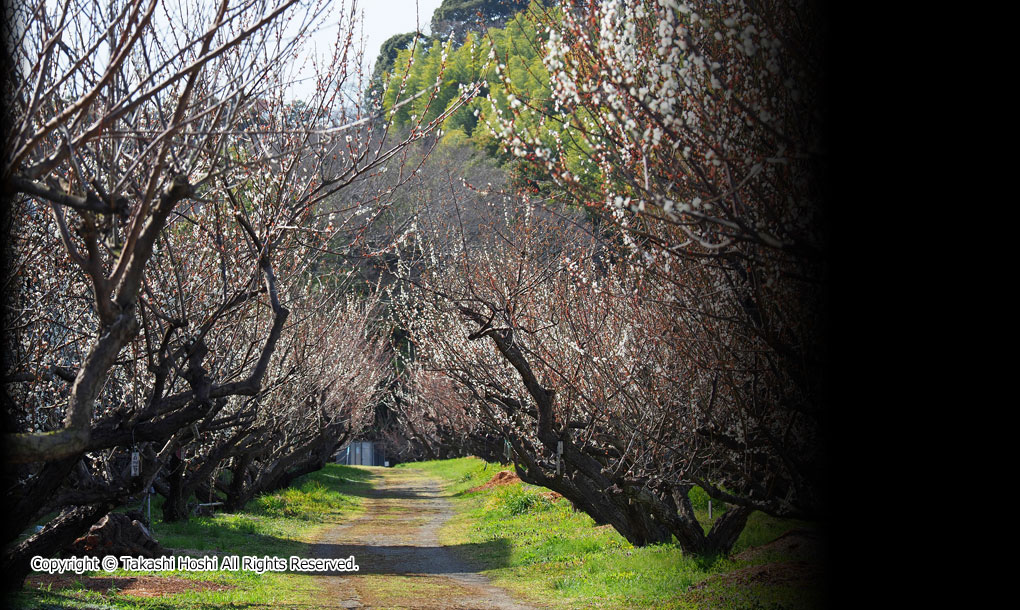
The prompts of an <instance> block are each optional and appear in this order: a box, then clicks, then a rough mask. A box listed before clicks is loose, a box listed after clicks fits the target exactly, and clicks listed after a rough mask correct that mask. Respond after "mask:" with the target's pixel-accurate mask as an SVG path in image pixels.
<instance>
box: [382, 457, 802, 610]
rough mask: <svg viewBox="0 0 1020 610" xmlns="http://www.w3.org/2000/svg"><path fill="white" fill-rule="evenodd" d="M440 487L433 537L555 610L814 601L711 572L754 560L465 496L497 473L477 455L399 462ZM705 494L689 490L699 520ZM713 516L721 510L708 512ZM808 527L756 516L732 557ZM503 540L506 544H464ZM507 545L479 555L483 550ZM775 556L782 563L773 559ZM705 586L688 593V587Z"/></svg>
mask: <svg viewBox="0 0 1020 610" xmlns="http://www.w3.org/2000/svg"><path fill="white" fill-rule="evenodd" d="M402 467H404V468H411V469H416V470H421V471H424V472H427V473H429V474H432V475H434V476H438V477H441V478H443V479H444V480H446V481H447V483H448V487H447V491H448V492H449V493H450V494H451V501H452V502H453V503H454V507H455V509H456V512H457V514H456V516H455V517H454V518H453V519H451V520H450V522H448V523H447V525H446V526H445V527H444V528H443V529H442V531H441V533H440V540H441V542H442V543H443V544H448V545H461V546H460V548H471V549H473V552H474V556H473V557H470V559H471V560H473V561H475V562H476V563H477V564H478V565H479V567H481V568H482V569H483V573H485V574H486V575H487V576H489V577H490V578H491V579H492V580H493V581H494V582H495V584H497V585H500V586H503V587H506V588H507V589H510V590H512V591H514V592H515V594H516V595H518V596H520V597H522V598H524V599H527V600H529V601H532V602H534V603H536V604H542V605H546V606H551V607H556V608H702V607H727V608H790V609H800V608H810V607H813V605H812V604H813V603H815V602H816V601H817V600H816V599H815V598H813V597H812V596H810V595H808V596H805V595H802V593H803V592H801V591H798V590H797V589H795V588H791V587H777V586H760V587H759V586H755V587H750V588H748V587H743V588H739V587H737V588H734V587H732V586H726V585H720V584H716V583H715V581H713V580H711V577H712V576H716V575H721V574H724V573H726V572H729V571H732V570H735V569H739V568H741V567H744V566H747V565H750V564H751V563H759V562H760V561H762V559H761V558H757V559H755V560H754V561H751V562H749V561H742V560H738V559H734V558H731V557H732V556H731V557H697V556H688V555H685V554H684V553H683V552H682V551H681V549H680V548H679V547H678V546H676V545H674V544H664V545H654V546H647V547H642V548H636V547H634V546H633V545H631V544H630V543H629V542H628V541H627V540H626V539H625V538H624V537H623V536H621V535H620V534H619V533H618V532H616V530H614V529H613V528H612V527H610V526H601V527H598V526H596V525H595V523H594V521H593V520H592V519H591V518H590V517H589V516H588V515H586V514H584V513H582V512H579V511H574V510H573V508H572V507H571V505H570V503H569V502H568V501H567V500H565V499H562V498H560V499H557V500H549V499H548V498H547V497H545V496H543V495H541V494H542V492H543V491H545V490H543V489H542V488H538V487H534V486H531V485H527V484H521V483H514V484H511V485H505V486H497V487H495V488H492V489H486V490H480V491H477V492H470V491H468V490H470V489H471V488H473V487H477V486H479V485H481V484H483V483H485V482H487V481H489V480H490V479H491V478H492V476H493V475H494V474H496V472H498V471H499V470H502V469H504V467H501V466H499V465H498V464H487V463H485V462H483V461H482V460H478V459H475V458H464V459H457V460H444V461H436V462H423V463H417V464H406V465H402ZM707 499H708V498H707V496H706V495H704V492H702V491H701V490H696V491H695V493H694V497H693V498H692V500H693V501H694V504H695V507H696V510H697V512H698V513H699V517H701V518H702V519H704V520H707V508H708V507H707ZM713 508H714V511H713V517H717V516H718V514H719V513H720V512H721V510H722V508H723V507H721V506H718V505H717V506H714V507H713ZM805 525H808V524H804V523H800V522H794V521H789V520H781V519H775V518H773V517H769V516H767V515H763V514H759V513H755V514H754V515H752V517H751V519H750V521H749V523H748V526H747V528H746V529H745V531H744V533H743V534H742V535H741V537H740V539H739V541H738V542H737V545H736V546H735V549H734V554H736V553H738V552H739V551H741V550H743V549H746V548H748V547H750V546H757V545H760V544H764V543H766V542H769V541H771V540H773V539H775V538H776V537H778V536H779V535H781V534H782V533H784V532H786V531H788V530H789V529H792V528H794V527H803V526H805ZM494 540H502V541H503V542H504V543H505V546H503V545H500V546H493V547H486V546H484V545H479V544H473V545H468V544H467V543H485V542H490V541H494ZM507 547H508V548H509V554H508V555H507V553H506V552H503V551H500V552H491V553H490V554H489V555H487V554H486V551H485V549H486V548H493V549H501V548H507ZM771 559H772V560H776V559H779V560H782V559H783V558H782V557H778V558H776V557H772V558H771ZM698 583H704V584H703V585H702V586H701V587H698V588H696V589H692V586H693V585H696V584H698Z"/></svg>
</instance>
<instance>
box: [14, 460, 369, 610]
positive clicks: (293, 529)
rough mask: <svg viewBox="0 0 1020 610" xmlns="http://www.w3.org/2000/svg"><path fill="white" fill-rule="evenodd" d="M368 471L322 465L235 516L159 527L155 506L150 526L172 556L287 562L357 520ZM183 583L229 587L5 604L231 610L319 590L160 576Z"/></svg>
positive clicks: (270, 580) (309, 585)
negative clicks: (337, 526) (333, 526)
mask: <svg viewBox="0 0 1020 610" xmlns="http://www.w3.org/2000/svg"><path fill="white" fill-rule="evenodd" d="M370 477H371V475H370V473H369V472H368V471H365V470H362V469H358V468H356V467H350V466H343V465H339V464H327V466H326V467H325V468H324V469H323V470H320V471H318V472H315V473H312V474H309V475H306V476H304V477H301V478H300V479H298V480H297V481H295V483H294V484H293V485H291V486H290V487H288V488H286V489H283V490H280V491H277V492H274V493H270V494H264V495H262V496H259V497H257V498H255V499H253V500H252V501H251V502H249V503H248V505H247V506H245V508H244V510H242V511H239V512H237V513H214V514H213V515H211V516H201V517H192V518H191V519H189V520H188V521H182V522H176V523H164V522H162V521H161V520H159V519H158V518H157V517H158V515H159V514H161V513H160V512H159V510H158V509H159V505H158V504H154V505H153V524H152V525H153V527H152V530H153V532H154V533H155V536H156V538H157V539H158V540H159V542H160V544H162V545H163V546H164V547H166V548H169V549H174V550H175V551H177V552H178V553H183V554H187V555H191V556H193V557H201V556H203V555H204V554H211V555H238V556H244V555H254V556H259V557H261V556H264V555H269V556H277V557H289V556H291V555H298V556H301V557H307V556H309V555H310V553H309V546H310V544H311V543H312V542H313V541H314V540H315V538H316V537H317V535H318V534H319V533H320V532H321V531H322V530H323V529H324V528H326V527H329V526H330V525H331V524H335V523H339V522H342V521H345V520H348V519H351V518H352V517H354V516H356V515H357V514H358V512H359V511H360V507H361V500H362V496H363V495H364V492H365V490H367V489H368V488H370V483H369V482H368V480H369V478H370ZM90 575H92V576H97V577H109V576H139V575H153V573H152V572H129V571H125V570H118V571H116V572H114V573H112V574H108V573H105V572H99V573H91V574H90ZM156 575H159V576H173V577H176V578H183V579H189V580H201V581H211V582H214V583H217V584H222V585H226V586H229V587H231V588H230V589H228V590H225V591H212V590H206V591H186V592H182V593H179V594H174V595H167V596H163V597H158V598H139V597H132V596H130V595H127V594H122V593H120V592H117V591H115V590H111V591H107V592H98V591H89V590H87V589H84V588H83V587H81V586H79V587H71V588H68V589H64V590H61V591H36V590H26V591H23V592H20V593H18V594H16V595H15V596H14V597H13V598H12V599H11V600H9V604H11V606H12V607H16V608H52V607H54V605H56V606H58V607H67V608H123V609H136V608H138V609H141V608H145V609H157V608H159V609H162V608H235V607H248V606H274V605H285V606H286V605H293V604H303V603H312V604H313V605H314V600H315V599H316V595H317V594H319V593H320V591H319V590H318V587H317V586H316V585H315V583H314V580H315V578H316V577H315V576H314V575H310V574H288V573H277V572H266V573H265V574H261V575H260V574H256V573H254V572H250V571H236V572H234V571H229V570H216V571H210V572H191V571H173V572H159V573H156Z"/></svg>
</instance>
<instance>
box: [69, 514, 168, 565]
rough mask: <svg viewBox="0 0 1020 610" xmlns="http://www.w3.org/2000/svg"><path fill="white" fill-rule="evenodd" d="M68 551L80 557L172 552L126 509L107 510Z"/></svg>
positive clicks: (156, 555)
mask: <svg viewBox="0 0 1020 610" xmlns="http://www.w3.org/2000/svg"><path fill="white" fill-rule="evenodd" d="M65 552H66V554H68V555H76V556H79V557H83V556H92V557H102V556H104V555H115V556H117V557H120V556H121V555H130V556H132V557H138V556H142V557H146V558H154V557H164V556H167V555H170V554H171V553H170V552H169V551H167V550H166V549H165V548H163V547H162V546H161V545H160V544H159V543H158V542H156V540H155V539H154V538H153V537H152V534H151V533H150V532H149V530H148V528H146V527H145V525H144V524H142V522H141V521H138V520H137V519H132V518H131V517H129V516H128V515H125V514H123V513H109V514H107V515H106V516H105V517H103V518H102V519H100V520H99V522H98V523H96V524H95V525H93V526H92V527H91V528H89V531H88V533H87V534H85V535H84V536H82V537H81V538H78V539H77V540H75V541H74V542H72V543H71V545H70V546H69V547H67V549H65Z"/></svg>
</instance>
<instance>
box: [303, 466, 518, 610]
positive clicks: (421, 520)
mask: <svg viewBox="0 0 1020 610" xmlns="http://www.w3.org/2000/svg"><path fill="white" fill-rule="evenodd" d="M369 470H371V471H372V474H373V477H374V478H373V479H372V485H373V489H372V491H370V492H368V493H367V494H366V497H365V500H364V507H365V512H364V513H363V514H362V516H361V517H360V518H358V519H356V520H354V521H352V522H350V523H345V524H343V525H340V526H337V527H335V528H332V529H331V530H329V531H327V532H326V534H325V535H324V536H323V537H322V538H321V539H320V540H319V542H318V543H317V544H316V545H315V546H314V548H313V551H312V553H313V556H314V557H338V558H346V557H349V556H351V555H354V557H355V562H356V563H357V564H358V566H360V570H359V571H358V572H353V573H351V572H349V573H339V574H336V575H328V576H323V577H322V584H323V598H322V602H323V604H324V606H323V607H333V608H418V609H429V610H431V609H437V610H438V609H445V608H458V609H462V610H463V609H475V608H477V609H483V608H495V609H505V610H511V609H513V610H529V609H531V608H533V606H528V605H524V604H521V603H519V602H516V601H514V600H513V599H512V598H511V597H510V596H509V595H508V594H507V593H506V591H504V590H503V589H500V588H498V587H495V586H493V585H492V584H491V583H490V582H489V580H488V579H487V578H485V577H484V576H482V575H481V574H478V573H477V572H475V571H473V570H472V569H471V567H470V566H468V565H467V564H466V563H465V562H464V561H463V560H462V559H461V558H460V557H458V555H457V553H456V552H455V551H454V549H453V548H451V547H444V546H442V545H440V544H439V539H438V533H439V528H440V527H441V526H442V525H443V523H445V522H446V520H447V519H449V518H450V517H451V516H452V515H453V509H452V508H451V507H450V503H449V502H448V501H447V500H446V498H445V497H444V493H443V491H442V488H441V487H440V485H439V483H438V482H437V481H435V480H433V479H430V478H428V477H427V476H425V475H422V474H419V473H416V472H410V471H406V470H394V469H391V468H370V469H369ZM482 550H483V551H484V552H486V553H490V554H495V557H496V558H497V560H498V556H499V555H498V554H499V553H500V552H502V551H503V549H501V548H499V547H493V546H491V545H489V546H487V548H484V549H482ZM325 604H329V605H325Z"/></svg>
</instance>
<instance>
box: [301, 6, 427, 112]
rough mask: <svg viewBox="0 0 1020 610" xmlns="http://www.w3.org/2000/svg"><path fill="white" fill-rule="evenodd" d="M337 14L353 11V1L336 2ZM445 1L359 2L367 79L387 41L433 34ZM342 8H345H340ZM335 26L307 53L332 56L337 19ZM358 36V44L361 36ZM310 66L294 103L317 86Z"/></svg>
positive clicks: (314, 40) (319, 36)
mask: <svg viewBox="0 0 1020 610" xmlns="http://www.w3.org/2000/svg"><path fill="white" fill-rule="evenodd" d="M334 4H335V7H334V10H336V9H340V10H343V11H344V12H345V13H346V12H347V11H349V10H350V1H349V0H348V1H346V2H344V3H343V4H342V5H341V3H340V2H335V3H334ZM440 4H442V0H358V2H357V10H358V12H359V13H360V14H362V15H363V16H364V18H363V20H362V22H361V27H362V28H363V32H364V41H365V56H364V63H363V65H362V67H363V69H364V71H365V78H366V84H367V79H368V77H369V76H371V74H372V65H373V64H374V62H375V59H376V57H378V55H379V47H380V46H382V43H384V42H386V39H387V38H389V37H390V36H393V35H394V34H401V33H403V32H413V31H415V30H416V29H418V30H421V31H422V32H423V33H425V34H429V33H431V21H432V12H433V11H435V10H436V9H437V8H438V7H439V5H440ZM341 6H342V7H341ZM331 21H332V26H330V25H328V23H327V25H325V26H324V27H323V28H322V29H320V30H319V31H318V32H317V33H316V34H315V35H314V36H313V37H312V40H311V41H310V42H309V43H308V46H307V48H306V52H307V53H309V54H312V53H314V54H315V55H316V56H323V55H327V56H328V55H331V54H332V50H333V45H334V43H335V42H336V35H337V25H336V22H337V19H336V18H335V17H333V18H332V19H331ZM360 33H361V32H355V44H357V38H358V35H359V34H360ZM310 63H311V62H305V64H304V65H305V71H304V73H303V74H301V75H300V76H299V78H301V79H302V80H301V81H300V82H299V83H298V84H297V85H295V88H294V89H295V90H294V93H293V97H294V98H295V99H303V98H308V97H310V95H311V92H312V90H313V88H314V86H315V81H314V80H313V79H311V78H307V76H308V75H309V74H310V73H311V69H310Z"/></svg>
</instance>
